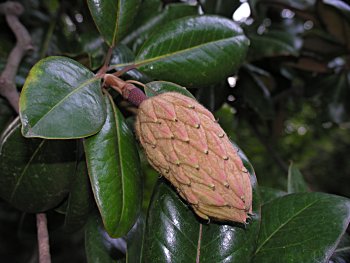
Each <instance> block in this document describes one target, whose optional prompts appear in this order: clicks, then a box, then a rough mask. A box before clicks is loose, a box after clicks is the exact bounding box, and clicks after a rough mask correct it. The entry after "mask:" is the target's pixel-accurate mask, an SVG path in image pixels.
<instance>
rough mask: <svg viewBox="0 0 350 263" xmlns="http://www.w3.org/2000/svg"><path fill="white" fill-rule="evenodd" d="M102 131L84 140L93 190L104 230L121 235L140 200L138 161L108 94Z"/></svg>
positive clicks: (131, 138) (133, 218)
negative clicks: (105, 117)
mask: <svg viewBox="0 0 350 263" xmlns="http://www.w3.org/2000/svg"><path fill="white" fill-rule="evenodd" d="M105 101H106V104H107V119H106V122H105V124H104V125H103V127H102V129H101V131H100V132H99V133H98V134H96V135H94V136H92V137H89V138H86V139H85V141H84V147H85V153H86V159H87V164H88V170H89V175H90V181H91V184H92V189H93V192H94V195H95V199H96V203H97V206H98V208H99V210H100V213H101V216H102V220H103V223H104V226H105V228H106V231H107V232H108V233H109V235H110V236H111V237H120V236H124V235H125V234H126V233H127V232H128V231H129V230H130V228H131V227H132V226H133V225H134V223H135V221H136V219H137V217H138V215H139V212H140V209H141V202H142V188H141V172H140V160H139V156H138V152H137V148H136V144H135V139H134V136H133V133H132V131H131V130H130V129H129V127H128V125H127V124H126V122H125V120H124V118H123V116H122V114H121V113H120V112H119V110H118V109H117V108H116V107H115V105H114V103H113V100H112V98H111V97H110V96H105Z"/></svg>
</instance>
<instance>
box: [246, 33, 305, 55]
mask: <svg viewBox="0 0 350 263" xmlns="http://www.w3.org/2000/svg"><path fill="white" fill-rule="evenodd" d="M249 39H250V40H251V46H250V48H249V54H248V58H249V60H251V61H252V60H259V59H262V58H265V57H278V56H298V55H299V50H300V48H301V46H302V40H301V39H300V38H299V37H297V36H295V35H292V34H290V33H289V32H285V31H269V32H268V33H266V34H263V35H252V36H250V37H249Z"/></svg>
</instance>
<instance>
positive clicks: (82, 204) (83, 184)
mask: <svg viewBox="0 0 350 263" xmlns="http://www.w3.org/2000/svg"><path fill="white" fill-rule="evenodd" d="M90 191H91V190H90V181H89V177H88V174H87V170H86V163H85V161H81V162H79V163H78V165H77V168H76V171H75V178H74V181H73V183H72V185H71V188H70V193H69V197H68V203H67V209H66V213H65V214H66V217H65V222H64V230H65V231H67V232H74V231H76V230H78V229H80V228H81V227H82V226H84V224H85V223H86V221H87V218H88V215H89V212H90V208H91V204H92V203H93V199H92V198H91V192H90Z"/></svg>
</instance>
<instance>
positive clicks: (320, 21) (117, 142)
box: [0, 0, 350, 263]
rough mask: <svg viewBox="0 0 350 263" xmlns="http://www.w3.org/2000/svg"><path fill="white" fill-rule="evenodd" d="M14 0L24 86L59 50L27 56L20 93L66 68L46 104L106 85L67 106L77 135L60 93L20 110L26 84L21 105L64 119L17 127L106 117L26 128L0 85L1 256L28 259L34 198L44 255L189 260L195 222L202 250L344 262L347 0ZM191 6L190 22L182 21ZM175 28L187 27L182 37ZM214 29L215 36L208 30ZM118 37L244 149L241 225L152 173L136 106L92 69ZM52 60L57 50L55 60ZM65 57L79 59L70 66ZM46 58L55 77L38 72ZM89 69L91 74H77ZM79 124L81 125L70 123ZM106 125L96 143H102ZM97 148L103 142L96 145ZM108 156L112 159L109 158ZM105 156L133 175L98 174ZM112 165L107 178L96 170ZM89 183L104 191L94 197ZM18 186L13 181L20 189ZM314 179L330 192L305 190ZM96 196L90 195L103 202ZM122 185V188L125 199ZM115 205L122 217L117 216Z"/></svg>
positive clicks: (212, 258) (119, 58) (217, 258)
mask: <svg viewBox="0 0 350 263" xmlns="http://www.w3.org/2000/svg"><path fill="white" fill-rule="evenodd" d="M20 2H21V3H22V4H23V6H24V7H25V10H26V12H25V13H24V14H23V16H21V20H22V22H23V24H24V25H25V26H26V27H27V28H28V30H29V31H30V33H31V35H32V38H33V42H34V43H33V46H34V50H33V51H32V52H31V53H30V54H29V55H28V56H26V57H25V59H24V61H23V62H22V64H21V67H20V70H19V72H18V75H17V77H16V84H17V88H18V90H19V91H20V90H21V89H22V87H23V85H24V83H25V80H26V78H27V76H28V74H29V71H30V69H31V68H32V67H33V66H34V65H35V64H36V63H37V62H38V61H39V60H40V59H43V58H46V57H48V56H60V57H54V58H52V57H50V58H46V59H45V60H41V62H40V63H39V64H36V66H35V68H34V69H32V71H31V73H30V75H29V76H31V79H32V80H33V81H34V82H31V84H26V88H25V89H26V92H24V93H23V94H24V95H22V96H23V97H24V96H26V98H27V102H30V101H31V100H34V98H35V97H37V96H38V95H37V94H36V93H35V92H38V91H40V92H43V89H40V90H37V89H36V88H37V87H40V88H45V87H47V85H46V86H45V83H49V84H50V85H51V84H52V80H53V79H54V81H57V83H61V82H63V81H64V82H65V88H64V90H63V91H62V90H61V89H57V90H55V89H52V87H50V88H49V89H48V90H49V91H47V92H52V90H55V92H57V93H55V96H52V97H53V99H52V101H51V103H52V105H56V104H58V103H57V102H55V98H56V99H58V98H59V96H65V95H67V94H69V96H68V99H67V100H66V101H65V102H66V103H68V105H72V104H69V103H71V102H70V101H73V102H74V103H78V100H77V97H79V98H82V97H84V96H85V97H89V96H95V97H97V98H99V99H100V100H99V101H95V104H96V105H93V106H91V105H90V104H89V106H91V107H85V108H80V109H81V112H80V115H76V116H75V117H76V119H74V120H72V119H69V120H68V121H69V122H70V123H71V124H75V125H76V127H77V128H76V129H75V130H74V131H76V132H77V133H72V134H67V133H68V132H69V131H67V130H66V129H65V128H64V127H66V124H65V123H64V122H65V120H66V119H64V118H63V117H62V116H64V114H63V113H64V109H65V107H64V105H62V104H60V105H59V106H62V108H61V109H60V110H59V111H57V113H56V114H57V115H55V112H51V111H50V112H49V111H47V112H45V109H43V108H40V107H39V106H40V103H38V105H39V106H38V107H39V110H33V108H29V110H28V111H25V110H24V107H23V105H25V103H24V100H23V99H22V101H21V103H22V104H21V105H22V107H23V108H22V109H23V113H25V114H26V115H25V116H29V117H30V118H32V119H40V116H39V117H38V116H37V115H36V114H37V113H38V112H40V111H43V112H40V114H41V113H45V114H47V113H50V114H51V115H49V117H50V118H49V119H48V124H47V126H50V124H51V123H52V120H54V122H55V121H56V120H57V118H60V120H61V119H62V129H61V130H57V129H55V130H54V131H48V132H49V133H48V134H44V136H42V135H41V136H39V135H40V134H39V133H40V132H41V131H42V130H45V125H46V124H45V122H44V121H43V122H41V123H40V125H37V126H36V127H37V129H36V130H35V129H34V130H33V129H29V131H30V133H31V134H30V133H27V135H28V134H29V135H34V137H41V138H42V137H45V138H49V137H50V138H70V139H72V138H82V137H85V136H88V135H91V134H95V133H96V132H97V131H100V130H101V129H102V130H101V132H99V133H98V136H94V137H89V138H88V139H78V140H65V141H56V140H43V139H39V138H36V139H25V138H23V137H22V135H21V133H20V122H19V121H18V120H15V117H16V116H15V113H14V112H13V110H12V109H11V107H10V106H9V104H8V103H7V102H6V100H5V99H3V98H0V129H1V131H2V137H1V146H0V149H1V158H0V165H1V175H0V191H1V197H2V199H0V222H1V223H0V243H1V244H3V245H2V246H1V247H0V255H1V257H2V260H3V261H4V262H36V260H37V252H36V245H35V244H36V243H35V239H36V235H35V219H34V218H35V216H34V214H32V213H35V212H38V211H47V216H48V221H49V230H50V243H51V252H52V259H53V262H64V261H70V262H86V261H88V262H119V260H120V262H123V261H127V262H184V261H191V262H195V259H196V257H197V249H198V243H197V241H198V231H199V229H200V228H201V231H202V232H201V233H202V238H201V241H202V242H201V251H202V254H201V262H260V263H261V262H263V263H265V262H278V261H281V260H282V259H283V260H282V261H281V262H292V260H294V262H305V263H306V262H350V249H349V242H350V239H349V236H348V234H347V233H346V232H345V234H344V231H345V229H346V227H347V225H348V222H349V219H350V215H349V214H350V210H349V209H350V208H349V202H348V199H346V198H343V197H340V196H344V197H350V189H349V185H350V182H349V178H350V176H349V171H350V167H349V163H348V162H347V159H348V158H347V157H348V152H349V150H350V149H349V148H350V146H349V145H350V137H349V129H350V120H349V114H350V104H349V103H350V89H349V88H350V82H349V81H350V72H349V61H350V60H349V49H350V33H349V32H350V5H349V3H348V2H346V1H339V0H332V1H328V0H323V1H322V0H319V1H316V0H308V1H280V0H273V1H264V0H251V1H249V2H243V3H241V2H240V1H236V0H227V1H214V0H201V1H160V0H143V1H138V0H133V1H108V0H106V1H100V2H101V3H102V4H105V6H103V8H101V9H99V8H97V7H96V3H95V2H96V1H87V2H85V1H82V0H80V1H58V0H50V1H40V0H31V1H20ZM248 4H249V7H250V12H251V15H250V16H249V17H246V18H243V19H242V20H240V21H238V23H237V24H235V23H233V22H223V21H227V20H222V19H223V18H222V17H226V18H228V19H231V20H232V15H233V14H234V13H235V12H236V11H237V9H241V8H244V6H245V7H247V5H248ZM111 5H112V6H111ZM118 5H120V6H118ZM112 11H113V12H112ZM204 14H205V15H220V16H221V17H213V16H209V17H207V16H203V15H204ZM189 17H190V18H189ZM132 21H133V22H132ZM193 21H195V23H196V25H197V26H196V27H194V28H191V27H190V26H189V25H191V23H194V22H193ZM220 23H222V24H220ZM238 24H239V26H240V27H241V28H242V29H243V30H241V29H240V27H239V26H238ZM0 25H1V31H0V38H1V42H0V71H1V70H2V69H3V67H4V65H5V63H6V61H7V57H8V54H9V52H10V51H11V49H12V47H13V46H14V44H15V38H14V36H13V34H12V32H11V31H10V29H9V28H8V27H7V25H6V22H5V19H4V18H3V17H0ZM111 25H112V26H111ZM180 29H181V30H180ZM186 30H188V31H186ZM187 32H188V35H186V34H187ZM191 35H194V36H195V38H193V40H190V36H191ZM199 36H200V37H201V38H200V37H199ZM244 36H246V37H244ZM181 37H184V38H185V40H187V41H176V40H179V39H180V38H181ZM222 38H224V39H225V41H227V42H225V45H221V42H220V43H218V42H219V39H220V40H221V39H222ZM174 39H175V41H173V40H174ZM248 39H249V42H250V45H249V48H247V44H248ZM196 41H197V42H196ZM115 44H116V46H115V47H114V48H113V55H112V59H111V67H112V68H113V69H119V68H121V67H122V66H125V65H127V64H129V63H131V62H134V61H135V62H136V64H139V65H140V67H139V68H138V69H137V70H131V71H129V72H128V73H127V74H125V75H124V76H123V78H125V79H135V80H138V81H141V82H143V83H148V84H147V86H148V87H149V88H150V90H155V91H157V92H163V91H169V90H176V91H179V92H184V93H185V94H186V95H189V96H194V97H195V98H196V99H197V100H198V101H199V102H200V103H202V104H203V105H205V106H206V107H207V108H208V109H209V110H211V111H212V112H213V113H214V114H215V116H216V117H217V118H218V119H219V122H220V124H221V125H222V127H223V128H224V130H225V131H226V132H227V134H228V135H229V136H230V137H231V139H232V140H233V141H235V142H237V143H238V144H239V146H240V147H241V148H242V149H244V152H245V154H246V155H247V156H248V157H249V159H250V162H249V161H248V160H247V158H246V157H245V156H244V155H242V156H241V157H242V158H243V160H244V161H245V162H246V165H248V166H249V167H250V168H251V169H250V173H251V177H252V181H253V182H254V191H255V196H254V206H255V208H254V212H255V216H254V217H253V219H252V222H250V224H249V225H248V226H247V227H246V229H244V228H243V227H242V226H237V225H224V224H216V223H210V224H207V223H206V222H202V221H198V219H197V218H196V217H194V216H193V213H192V211H191V210H189V209H188V207H187V206H186V204H184V203H183V201H182V200H181V199H180V198H179V197H178V196H177V195H176V194H175V192H174V191H173V190H172V189H171V188H170V187H169V185H168V184H167V183H166V182H165V181H163V180H157V179H158V174H157V173H156V172H155V171H154V170H152V169H151V168H150V166H149V165H148V163H147V160H146V159H145V156H143V155H142V151H140V150H139V149H137V148H136V147H138V145H136V144H135V142H134V140H133V135H132V129H133V128H132V126H133V125H132V123H133V114H132V112H133V109H132V107H130V105H129V104H127V103H126V102H124V101H122V100H121V99H120V97H119V96H118V94H116V93H114V92H113V91H111V92H110V93H111V97H106V96H104V95H103V94H102V93H101V91H100V89H99V85H98V83H97V82H96V81H91V82H90V80H91V79H92V77H93V75H94V74H92V72H96V71H97V70H98V69H99V68H100V67H101V66H102V65H103V62H104V57H105V55H106V53H107V51H108V48H109V47H110V46H114V45H115ZM198 45H201V48H200V49H198V48H197V46H198ZM184 50H185V52H184ZM181 52H182V53H181ZM186 52H187V53H186ZM203 52H205V54H207V55H208V56H206V58H207V59H208V60H207V61H206V65H209V66H208V67H205V66H201V65H202V63H200V62H199V59H202V57H201V55H202V54H203ZM178 53H181V54H182V55H178ZM237 54H244V55H241V56H239V55H237ZM62 56H64V57H69V58H70V59H68V58H63V57H62ZM160 57H161V59H159V58H160ZM164 57H165V58H164ZM168 57H169V58H170V59H166V58H168ZM52 61H53V63H54V64H50V63H51V62H52ZM55 63H62V66H60V67H59V69H60V70H57V64H55ZM79 63H80V64H81V65H80V64H79ZM179 64H180V65H182V66H181V67H179V66H178V65H179ZM50 65H51V66H52V68H50ZM82 65H83V66H84V67H83V66H82ZM65 67H66V68H67V70H66V72H67V73H65V69H66V68H65ZM72 68H74V70H75V72H76V73H77V74H75V75H74V78H69V79H67V74H68V73H69V72H70V70H71V69H72ZM51 69H52V70H51ZM42 71H45V72H46V74H53V75H54V78H52V75H51V77H50V76H46V75H43V77H42V75H40V74H41V73H42ZM48 72H49V73H48ZM45 76H46V78H45ZM39 77H40V78H39ZM226 77H229V79H228V81H227V78H226ZM28 79H29V78H28ZM154 80H164V81H172V82H175V83H178V84H180V86H179V85H175V84H171V83H169V82H164V81H154ZM35 81H36V82H35ZM151 81H154V82H151ZM86 82H88V83H89V85H91V87H90V86H89V89H85V88H84V87H85V86H84V85H85V84H84V83H86ZM77 83H78V84H77ZM80 84H81V85H80ZM181 86H186V87H187V88H188V91H184V90H183V89H182V87H181ZM76 87H78V88H77V89H75V88H76ZM79 87H82V88H79ZM31 88H33V90H34V91H33V92H32V91H30V90H31ZM72 89H74V92H73V93H72V92H71V91H72ZM60 92H62V93H60ZM146 92H148V95H149V96H151V95H154V94H152V92H150V91H149V90H147V89H146ZM26 94H28V96H27V95H26ZM91 94H92V95H91ZM75 95H77V97H75ZM31 96H32V98H31ZM112 101H114V103H116V105H117V107H116V106H114V104H113V103H112ZM45 103H46V102H45V101H44V102H43V103H42V104H45ZM77 105H78V104H77ZM79 105H80V104H79ZM85 106H87V105H85ZM66 114H68V113H66ZM95 114H97V115H95ZM83 115H84V116H89V115H91V116H94V117H95V118H96V120H95V121H94V122H91V126H88V125H87V126H86V125H85V123H80V121H83V120H84V119H82V116H83ZM45 116H46V115H45ZM106 116H107V117H106ZM105 118H107V119H108V121H107V122H106V123H104V119H105ZM70 123H68V124H67V125H69V124H70ZM29 124H30V123H29ZM108 124H109V125H108ZM23 125H24V127H23V131H24V134H25V131H26V126H25V124H23ZM84 125H85V126H84ZM82 126H83V127H86V130H82V129H79V128H80V127H82ZM111 127H118V128H117V129H112V128H111ZM46 130H47V129H46ZM46 130H45V131H46ZM36 132H37V133H36ZM53 132H54V133H53ZM38 134H39V135H38ZM37 135H38V136H37ZM111 137H112V138H114V139H112V140H109V138H111ZM106 138H107V139H106ZM106 140H108V143H107V144H106V145H105V147H103V148H102V147H100V146H101V143H102V142H106ZM130 145H132V146H131V147H130ZM101 149H102V150H101ZM99 151H101V153H99ZM118 151H119V152H118ZM137 151H138V152H139V153H140V156H138V154H137ZM84 152H86V153H87V154H86V157H87V166H88V167H87V168H86V164H85V156H84ZM89 153H90V156H89ZM91 153H93V154H94V155H93V156H91ZM103 154H105V155H106V156H107V157H106V156H105V157H103ZM33 155H34V156H35V158H34V159H33V158H31V157H32V156H33ZM95 155H96V156H102V157H101V159H100V160H98V158H94V156H95ZM110 155H113V156H117V158H116V159H114V160H111V161H110V163H108V166H105V165H104V162H105V161H106V159H108V156H110ZM60 158H61V159H60ZM139 158H140V165H141V166H140V167H141V168H140V167H138V162H139ZM130 160H131V161H130ZM135 160H136V161H135ZM290 161H292V162H290ZM101 162H103V165H102V164H101ZM130 162H132V164H130ZM250 163H252V164H253V166H254V170H255V173H256V178H257V180H258V182H259V187H258V186H257V184H255V183H256V178H255V173H254V170H253V169H252V167H251V165H250ZM130 166H132V167H133V169H134V170H132V171H130V170H129V168H130ZM94 169H95V170H96V171H95V170H94ZM101 169H107V170H108V169H119V170H120V173H121V174H123V176H125V177H123V178H129V179H130V178H132V179H130V182H129V183H128V184H127V185H126V188H123V189H121V188H120V187H118V185H119V184H121V185H123V184H122V183H121V182H118V180H117V179H116V178H113V177H108V176H106V178H100V177H99V172H100V171H101ZM87 170H89V174H90V176H89V177H88V176H87ZM52 171H55V172H54V173H53V172H52ZM300 171H301V172H300ZM16 173H19V174H20V176H21V178H24V180H22V179H20V184H18V183H16V182H18V179H16V178H12V179H11V180H10V179H9V178H11V175H12V174H16ZM141 173H142V175H141ZM28 174H29V175H31V176H33V178H36V180H33V179H31V178H30V177H29V178H28V177H27V175H28ZM58 176H59V179H57V178H58ZM141 178H142V182H141ZM110 180H112V181H113V180H114V183H115V184H114V185H113V186H116V187H115V189H113V188H111V184H108V183H107V184H106V183H105V182H106V181H107V182H110ZM156 181H158V182H156ZM90 185H91V187H90ZM141 185H142V186H143V192H142V190H141V188H142V187H141ZM18 187H19V188H18ZM13 189H14V190H13ZM21 189H22V190H21ZM99 189H102V190H103V191H102V192H101V193H103V194H101V195H100V196H99V197H98V198H96V196H97V195H98V191H99ZM153 189H154V193H153V197H152V198H151V195H152V192H153ZM17 190H18V191H20V195H16V194H14V193H16V191H17ZM310 190H311V191H313V192H314V191H318V192H327V193H330V194H336V195H339V196H334V195H328V194H322V193H307V192H308V191H310ZM130 193H131V194H130ZM141 193H143V194H141ZM30 196H40V198H37V199H30ZM94 196H95V199H96V200H99V201H100V203H99V202H97V205H95V201H94ZM141 197H143V201H142V209H141ZM113 198H114V199H115V200H113ZM120 199H123V200H127V201H126V202H124V203H120V202H118V200H120ZM43 200H45V202H43ZM260 205H262V208H261V206H260ZM128 209H130V210H128ZM140 210H141V216H140V217H138V218H137V215H138V212H139V211H140ZM123 211H124V212H123ZM135 211H136V212H135ZM99 212H100V213H101V215H102V219H101V216H100V213H99ZM104 213H105V214H104ZM114 213H116V214H118V215H121V216H120V218H114V217H113V215H114ZM89 215H90V216H89ZM136 219H137V223H136V224H135V225H134V226H133V228H132V230H131V231H130V232H129V229H130V228H131V227H132V225H133V223H134V220H136ZM106 220H107V221H106ZM120 222H122V223H120ZM200 223H202V224H200ZM106 231H107V232H108V233H109V235H108V234H107V232H106ZM286 233H287V234H286ZM110 236H113V237H116V238H111V237H110ZM170 236H171V237H172V238H173V239H169V237H170ZM213 237H215V240H214V241H211V239H212V238H213ZM320 237H322V238H320ZM340 239H341V240H340ZM157 240H158V241H157ZM227 240H230V242H228V241H227ZM301 241H302V242H301ZM339 241H340V242H339ZM298 242H299V243H300V242H301V244H299V245H291V244H295V243H298ZM283 255H287V256H286V258H283ZM181 257H184V258H181Z"/></svg>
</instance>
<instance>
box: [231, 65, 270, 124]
mask: <svg viewBox="0 0 350 263" xmlns="http://www.w3.org/2000/svg"><path fill="white" fill-rule="evenodd" d="M255 68H256V67H254V66H251V65H248V66H246V67H245V68H244V70H242V71H241V72H240V73H241V74H240V78H239V80H238V82H237V86H238V90H237V92H238V94H240V95H241V96H242V97H243V98H244V101H245V102H246V103H247V104H248V106H249V107H250V108H252V109H253V110H254V111H255V112H256V113H257V114H258V115H259V116H260V117H261V118H262V119H265V120H269V119H273V117H274V105H273V101H272V98H271V95H270V90H269V89H268V88H267V85H266V83H265V82H264V81H263V78H264V77H265V76H262V75H261V74H257V72H256V71H255Z"/></svg>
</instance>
